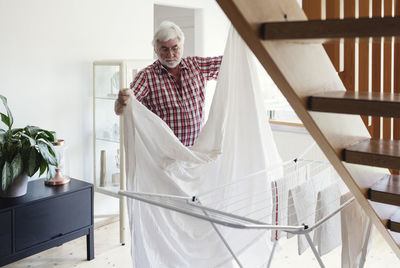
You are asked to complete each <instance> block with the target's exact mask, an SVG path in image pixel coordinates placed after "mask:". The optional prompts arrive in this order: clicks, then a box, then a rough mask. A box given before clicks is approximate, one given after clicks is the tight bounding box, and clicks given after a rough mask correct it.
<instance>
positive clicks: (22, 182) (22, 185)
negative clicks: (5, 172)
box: [0, 173, 29, 198]
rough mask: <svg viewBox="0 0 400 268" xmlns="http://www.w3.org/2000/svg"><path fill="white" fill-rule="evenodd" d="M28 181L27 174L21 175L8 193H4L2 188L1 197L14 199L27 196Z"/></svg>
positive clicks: (0, 190) (9, 188)
mask: <svg viewBox="0 0 400 268" xmlns="http://www.w3.org/2000/svg"><path fill="white" fill-rule="evenodd" d="M28 179H29V177H28V175H27V174H26V173H21V174H20V175H19V176H17V177H16V178H15V179H14V181H13V183H12V184H11V185H10V186H9V187H8V189H7V190H6V191H3V190H2V189H1V187H0V197H9V198H12V197H19V196H23V195H25V194H26V191H27V189H28Z"/></svg>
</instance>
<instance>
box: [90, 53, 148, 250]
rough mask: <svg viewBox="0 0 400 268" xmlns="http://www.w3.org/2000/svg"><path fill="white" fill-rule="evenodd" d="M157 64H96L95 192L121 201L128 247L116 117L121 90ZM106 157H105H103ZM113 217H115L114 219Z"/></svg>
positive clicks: (122, 162) (119, 125)
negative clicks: (116, 101) (148, 67)
mask: <svg viewBox="0 0 400 268" xmlns="http://www.w3.org/2000/svg"><path fill="white" fill-rule="evenodd" d="M152 62H153V60H102V61H95V62H93V159H94V163H93V174H94V180H93V181H94V187H95V191H97V192H99V193H102V194H105V195H109V196H113V197H115V198H119V219H120V242H121V244H125V230H126V229H125V228H126V218H125V213H124V212H125V211H126V200H125V197H121V196H119V195H117V192H118V190H120V189H121V190H126V178H125V155H124V135H123V122H122V118H119V116H117V115H115V113H114V102H115V100H116V99H117V96H118V91H119V89H120V88H127V87H129V84H130V83H131V82H132V81H133V78H134V77H135V76H136V74H137V73H138V72H139V71H140V70H141V69H143V68H144V67H146V66H147V65H149V64H151V63H152ZM101 155H102V156H101ZM110 216H111V215H110Z"/></svg>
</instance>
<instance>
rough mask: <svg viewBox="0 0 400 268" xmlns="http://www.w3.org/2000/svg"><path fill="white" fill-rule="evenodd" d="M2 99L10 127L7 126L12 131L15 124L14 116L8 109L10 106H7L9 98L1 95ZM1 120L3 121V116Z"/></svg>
mask: <svg viewBox="0 0 400 268" xmlns="http://www.w3.org/2000/svg"><path fill="white" fill-rule="evenodd" d="M0 99H1V100H2V101H3V104H4V107H5V108H6V110H7V117H8V123H9V124H8V125H7V124H6V125H7V126H8V127H9V128H10V129H11V127H12V124H13V123H14V119H13V116H12V114H11V111H10V108H8V105H7V98H6V97H4V96H3V95H0ZM1 120H2V121H3V114H2V115H1ZM3 122H4V121H3Z"/></svg>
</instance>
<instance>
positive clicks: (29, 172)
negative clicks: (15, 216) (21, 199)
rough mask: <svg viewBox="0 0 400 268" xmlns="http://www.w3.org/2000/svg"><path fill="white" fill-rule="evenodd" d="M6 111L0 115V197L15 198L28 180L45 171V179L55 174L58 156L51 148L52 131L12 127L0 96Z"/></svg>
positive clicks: (7, 108) (9, 116)
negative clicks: (0, 124) (1, 125)
mask: <svg viewBox="0 0 400 268" xmlns="http://www.w3.org/2000/svg"><path fill="white" fill-rule="evenodd" d="M0 98H1V100H2V102H3V104H4V107H5V109H6V114H5V113H0V116H1V121H2V122H3V123H4V124H5V126H6V128H5V129H3V128H0V182H1V187H0V196H2V197H17V196H21V195H24V194H25V193H26V190H27V183H28V178H29V177H32V176H33V175H34V174H35V173H36V172H38V171H39V176H41V175H42V174H43V173H45V172H46V171H47V180H49V179H50V178H53V177H54V176H55V175H56V170H55V169H56V167H57V165H58V156H57V154H56V150H55V148H54V146H53V142H55V141H56V137H55V132H53V131H48V130H44V129H41V128H39V127H35V126H26V127H24V128H12V125H13V123H14V119H13V116H12V114H11V111H10V109H9V107H8V105H7V99H6V98H5V97H4V96H2V95H0Z"/></svg>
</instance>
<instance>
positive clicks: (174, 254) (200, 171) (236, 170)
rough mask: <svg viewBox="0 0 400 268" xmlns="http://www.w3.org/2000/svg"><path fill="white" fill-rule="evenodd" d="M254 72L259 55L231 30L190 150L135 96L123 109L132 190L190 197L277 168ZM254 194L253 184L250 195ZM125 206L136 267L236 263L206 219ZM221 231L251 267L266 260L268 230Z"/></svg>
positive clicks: (135, 204)
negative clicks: (204, 118) (206, 111)
mask: <svg viewBox="0 0 400 268" xmlns="http://www.w3.org/2000/svg"><path fill="white" fill-rule="evenodd" d="M254 68H255V67H254V56H253V55H252V54H250V52H249V49H248V48H247V47H246V45H245V44H244V42H243V41H242V40H241V39H240V37H239V36H238V34H237V33H236V32H234V31H231V32H230V35H229V39H228V42H227V46H226V49H225V54H224V59H223V62H222V66H221V70H220V74H219V79H218V83H217V88H216V93H215V96H214V99H213V103H212V106H211V110H210V115H209V118H208V121H207V123H206V124H205V126H204V128H203V129H202V130H201V132H200V135H199V137H198V139H197V140H196V142H195V144H194V146H193V147H190V148H188V147H185V146H183V145H182V144H181V143H180V141H179V140H178V139H177V138H176V137H175V135H174V134H173V132H172V131H171V129H170V128H169V127H168V126H167V125H166V124H165V123H164V122H163V121H162V120H161V119H160V118H158V117H157V116H156V115H154V114H153V113H152V112H150V111H149V110H147V109H146V108H145V107H144V106H143V105H142V104H141V103H139V102H138V101H136V100H135V99H133V100H132V102H131V104H130V105H129V106H128V107H127V108H126V109H125V111H124V133H125V150H126V170H127V188H128V190H130V191H139V192H152V193H164V194H173V195H181V196H192V195H196V194H197V193H201V192H206V191H207V190H209V189H213V188H215V187H217V186H219V185H222V184H226V183H230V182H232V181H235V180H237V179H239V178H241V177H243V176H245V175H247V174H250V173H254V172H257V171H260V170H264V169H267V168H268V167H269V166H276V165H277V164H279V163H280V162H281V161H280V157H279V155H278V152H277V150H276V147H275V143H274V141H273V137H272V132H271V130H270V128H269V125H268V120H267V118H266V112H265V110H264V107H263V103H262V98H261V96H260V92H259V85H258V81H257V77H256V76H255V75H256V71H255V69H254ZM260 176H261V175H260ZM266 183H267V184H268V185H270V183H271V182H270V181H267V180H266ZM256 189H257V186H256V185H251V183H249V185H248V191H250V193H251V191H255V190H256ZM270 193H271V191H268V192H267V193H266V194H270ZM267 199H268V200H271V198H267ZM128 202H129V203H128V212H129V219H130V227H131V231H132V258H133V263H134V267H140V268H141V267H230V266H233V264H232V258H231V257H230V255H229V253H228V251H227V250H226V248H225V247H224V246H223V244H222V242H221V241H220V239H219V238H218V237H217V235H216V233H215V231H214V230H213V228H212V227H211V225H210V223H209V222H206V221H201V220H198V219H195V218H191V217H188V216H185V215H181V214H178V213H176V212H171V211H169V210H165V209H162V208H159V207H154V206H151V205H147V204H144V203H140V202H134V201H132V200H129V201H128ZM252 202H254V200H251V199H249V201H248V202H247V204H244V205H247V206H252ZM242 205H243V204H242ZM265 207H266V208H268V209H271V201H269V202H268V203H267V204H265ZM217 208H218V207H217ZM221 230H222V233H223V234H224V236H225V237H226V239H227V240H228V242H229V243H230V245H231V246H232V247H233V249H234V250H235V251H236V252H240V254H239V257H240V260H241V261H242V263H243V264H244V265H245V266H246V267H258V266H259V265H260V264H261V263H265V262H266V261H267V258H268V255H269V252H268V248H269V245H268V243H267V241H270V239H267V235H268V234H267V232H260V231H243V230H233V229H228V228H221ZM268 238H269V236H268Z"/></svg>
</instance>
